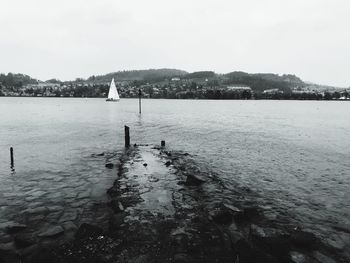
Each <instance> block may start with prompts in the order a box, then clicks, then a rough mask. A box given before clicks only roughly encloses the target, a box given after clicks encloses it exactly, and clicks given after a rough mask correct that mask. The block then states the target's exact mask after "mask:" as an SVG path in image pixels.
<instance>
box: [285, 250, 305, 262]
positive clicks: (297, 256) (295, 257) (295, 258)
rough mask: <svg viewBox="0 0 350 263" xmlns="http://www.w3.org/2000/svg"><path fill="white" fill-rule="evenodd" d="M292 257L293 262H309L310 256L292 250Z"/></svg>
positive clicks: (290, 254)
mask: <svg viewBox="0 0 350 263" xmlns="http://www.w3.org/2000/svg"><path fill="white" fill-rule="evenodd" d="M289 256H290V259H291V261H292V262H293V263H307V262H309V260H308V258H307V257H306V256H305V255H304V254H301V253H299V252H297V251H291V252H290V253H289Z"/></svg>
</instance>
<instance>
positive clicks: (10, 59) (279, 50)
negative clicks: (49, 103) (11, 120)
mask: <svg viewBox="0 0 350 263" xmlns="http://www.w3.org/2000/svg"><path fill="white" fill-rule="evenodd" d="M0 7H1V15H0V27H1V30H0V72H3V73H7V72H21V73H25V74H28V75H31V76H33V77H35V78H39V79H41V80H46V79H49V78H59V79H61V80H69V79H75V78H76V77H84V78H85V77H88V76H90V75H98V74H104V73H108V72H114V71H118V70H124V69H148V68H164V67H168V68H179V69H184V70H187V71H191V72H192V71H198V70H213V71H215V72H218V73H226V72H231V71H238V70H239V71H246V72H271V73H279V74H282V73H291V74H296V75H298V76H299V77H301V78H302V79H303V80H306V81H312V82H316V83H322V84H330V85H337V86H350V1H349V0H215V1H212V0H0Z"/></svg>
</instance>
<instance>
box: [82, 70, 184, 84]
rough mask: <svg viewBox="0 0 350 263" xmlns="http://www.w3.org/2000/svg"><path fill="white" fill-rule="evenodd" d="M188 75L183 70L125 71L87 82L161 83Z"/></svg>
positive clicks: (90, 78)
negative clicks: (113, 80)
mask: <svg viewBox="0 0 350 263" xmlns="http://www.w3.org/2000/svg"><path fill="white" fill-rule="evenodd" d="M186 74H188V72H186V71H184V70H178V69H167V68H164V69H146V70H126V71H118V72H112V73H108V74H106V75H100V76H91V77H89V78H88V79H87V80H88V81H93V82H109V81H111V79H112V78H114V79H115V80H116V81H150V82H155V81H162V80H164V79H167V78H173V77H182V76H184V75H186Z"/></svg>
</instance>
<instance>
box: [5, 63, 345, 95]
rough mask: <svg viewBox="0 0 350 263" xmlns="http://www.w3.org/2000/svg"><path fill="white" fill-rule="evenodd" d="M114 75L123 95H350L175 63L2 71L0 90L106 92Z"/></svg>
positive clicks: (286, 79)
mask: <svg viewBox="0 0 350 263" xmlns="http://www.w3.org/2000/svg"><path fill="white" fill-rule="evenodd" d="M112 78H115V83H116V86H117V89H118V92H119V94H120V96H121V97H122V98H136V97H138V91H139V89H140V90H141V91H142V96H143V97H144V98H166V99H285V100H289V99H290V100H350V95H349V93H350V88H336V87H330V86H321V85H317V84H312V83H306V82H303V81H302V80H301V79H299V78H298V77H296V76H294V75H282V76H279V75H277V74H248V73H244V72H232V73H228V74H223V75H220V74H216V73H214V72H212V71H201V72H194V73H187V72H184V71H179V70H171V69H160V70H139V71H122V72H116V73H109V74H106V75H103V76H92V77H89V78H88V79H86V80H85V79H80V78H78V79H76V80H74V81H59V80H56V79H51V80H47V81H39V80H36V79H32V78H31V77H29V76H27V75H23V74H12V73H8V74H7V75H5V74H0V96H13V97H17V96H18V97H96V98H99V97H101V98H102V97H106V96H107V94H108V89H109V84H110V80H111V79H112Z"/></svg>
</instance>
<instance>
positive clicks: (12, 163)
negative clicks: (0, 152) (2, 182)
mask: <svg viewBox="0 0 350 263" xmlns="http://www.w3.org/2000/svg"><path fill="white" fill-rule="evenodd" d="M10 156H11V168H13V167H14V166H15V162H14V160H13V148H12V147H10Z"/></svg>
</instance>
